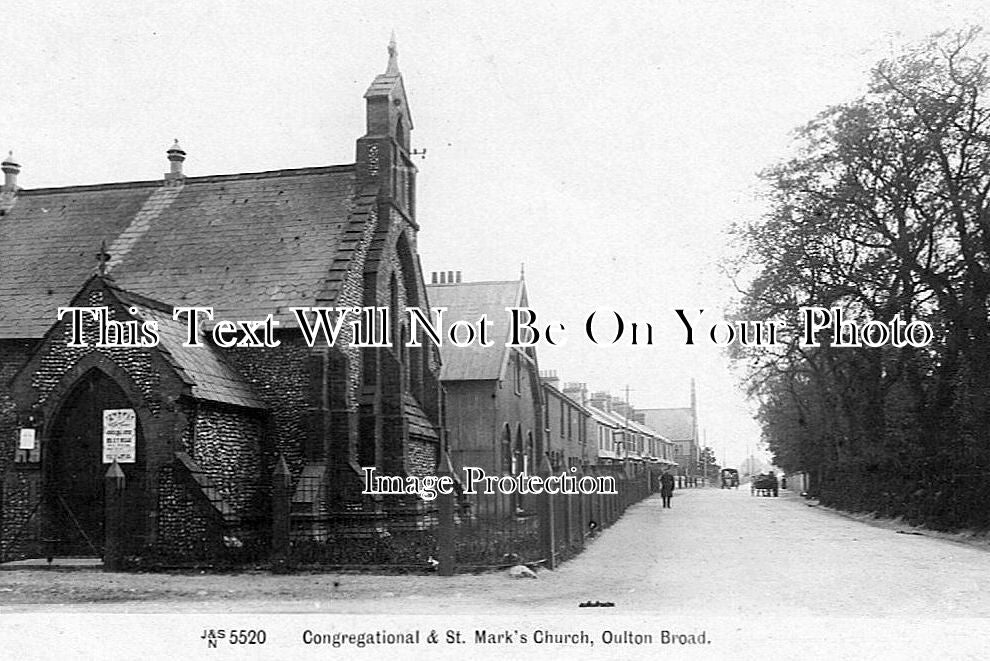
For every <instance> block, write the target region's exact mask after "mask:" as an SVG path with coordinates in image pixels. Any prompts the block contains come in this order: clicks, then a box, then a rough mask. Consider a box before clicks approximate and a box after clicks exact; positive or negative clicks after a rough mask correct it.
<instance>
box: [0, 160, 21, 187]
mask: <svg viewBox="0 0 990 661" xmlns="http://www.w3.org/2000/svg"><path fill="white" fill-rule="evenodd" d="M0 168H2V169H3V192H4V193H14V192H16V191H17V175H18V174H20V173H21V165H20V163H18V162H17V161H15V160H14V152H8V153H7V158H5V159H3V163H0Z"/></svg>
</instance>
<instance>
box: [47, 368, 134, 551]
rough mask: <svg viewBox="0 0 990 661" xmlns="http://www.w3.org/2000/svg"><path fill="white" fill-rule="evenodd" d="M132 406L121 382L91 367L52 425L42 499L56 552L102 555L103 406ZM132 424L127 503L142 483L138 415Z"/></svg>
mask: <svg viewBox="0 0 990 661" xmlns="http://www.w3.org/2000/svg"><path fill="white" fill-rule="evenodd" d="M133 408H134V405H133V404H132V403H131V401H130V400H129V399H128V397H127V395H125V394H124V391H123V390H122V389H121V388H120V386H118V385H117V383H116V382H114V381H113V380H112V379H111V378H110V377H108V376H107V375H106V374H104V373H103V372H101V371H99V370H95V369H94V370H92V371H90V372H88V373H87V374H86V375H85V376H84V377H83V378H82V379H81V380H80V382H79V383H78V384H77V385H76V386H75V387H74V388H73V389H72V391H71V392H70V393H69V395H68V396H67V397H66V398H65V401H64V402H63V404H62V407H61V409H60V410H59V413H58V415H57V417H56V418H55V420H54V422H53V423H52V426H51V432H50V434H49V439H48V448H49V451H48V457H47V461H46V471H45V473H46V475H45V477H46V489H45V492H46V499H45V504H46V508H47V510H48V512H49V517H48V519H49V522H50V524H51V525H50V528H49V531H48V533H46V536H48V537H49V539H50V540H51V541H52V542H54V553H55V554H56V555H84V556H90V555H102V553H103V522H104V517H105V511H104V504H103V503H104V500H103V488H104V485H103V483H104V475H105V474H106V471H107V469H108V468H109V464H105V463H103V411H104V410H106V409H133ZM136 427H137V428H136V437H137V456H136V460H137V461H136V463H133V464H122V465H121V468H123V470H124V473H125V475H126V476H127V480H128V485H127V492H130V493H129V494H128V493H126V492H125V503H126V502H128V501H129V500H132V498H128V495H131V496H133V494H134V493H135V490H136V489H139V488H140V485H139V484H136V482H139V481H140V480H138V477H139V475H140V473H142V472H143V471H142V470H141V467H142V463H141V462H143V456H142V454H143V452H142V449H143V445H144V442H143V438H142V434H141V425H140V422H139V421H138V422H136ZM133 504H136V503H133ZM129 514H133V510H132V511H131V512H129ZM128 518H131V517H128Z"/></svg>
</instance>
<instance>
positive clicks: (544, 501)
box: [538, 455, 557, 569]
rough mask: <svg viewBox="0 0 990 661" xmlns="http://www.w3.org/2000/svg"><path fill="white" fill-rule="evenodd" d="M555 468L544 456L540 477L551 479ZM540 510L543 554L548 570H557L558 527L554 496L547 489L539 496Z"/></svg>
mask: <svg viewBox="0 0 990 661" xmlns="http://www.w3.org/2000/svg"><path fill="white" fill-rule="evenodd" d="M552 474H553V468H552V467H551V466H550V459H548V458H547V456H546V455H543V463H541V464H540V475H541V476H542V477H543V478H547V477H550V476H551V475H552ZM538 498H539V503H540V505H539V507H540V509H539V510H538V511H539V514H540V537H541V541H542V542H543V544H542V546H543V553H544V555H545V556H546V558H547V568H548V569H556V568H557V527H556V525H555V521H554V514H555V513H556V512H555V511H554V506H553V494H551V493H550V492H548V491H547V490H546V489H544V490H543V493H541V494H539V496H538Z"/></svg>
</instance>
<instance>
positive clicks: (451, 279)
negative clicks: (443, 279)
mask: <svg viewBox="0 0 990 661" xmlns="http://www.w3.org/2000/svg"><path fill="white" fill-rule="evenodd" d="M447 282H449V283H450V284H454V272H453V271H447Z"/></svg>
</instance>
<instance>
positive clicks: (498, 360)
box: [426, 272, 546, 474]
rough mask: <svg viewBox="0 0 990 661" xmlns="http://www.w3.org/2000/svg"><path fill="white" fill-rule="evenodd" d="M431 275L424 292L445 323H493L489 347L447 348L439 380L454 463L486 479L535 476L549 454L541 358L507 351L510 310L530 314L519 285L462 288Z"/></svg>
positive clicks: (506, 283)
mask: <svg viewBox="0 0 990 661" xmlns="http://www.w3.org/2000/svg"><path fill="white" fill-rule="evenodd" d="M449 275H450V276H451V277H447V274H446V273H445V274H444V277H443V278H441V277H439V274H434V275H433V276H432V277H431V284H430V285H429V286H427V288H426V292H427V296H428V297H429V303H430V306H431V307H443V308H447V311H446V312H445V313H444V320H445V322H446V321H449V322H455V321H460V320H463V321H466V322H471V323H475V322H477V321H478V320H479V319H480V318H481V317H482V315H485V316H486V318H487V319H488V321H490V322H491V327H490V336H489V340H490V341H491V346H487V347H485V346H481V345H480V343H478V342H475V343H473V344H471V345H469V346H456V345H454V344H453V343H452V342H449V341H444V343H443V346H442V347H441V350H440V354H441V358H442V361H443V367H442V369H441V372H440V380H441V382H442V383H443V385H444V389H445V391H446V422H447V431H448V434H449V435H448V438H449V442H448V443H449V452H450V458H451V461H452V462H453V464H454V467H455V468H456V469H458V470H459V469H460V468H463V467H464V466H476V467H478V468H482V469H484V470H485V471H487V472H489V473H502V474H517V473H521V472H524V471H525V472H528V473H530V474H532V473H534V472H535V470H536V469H537V467H538V462H539V460H540V458H542V456H543V453H544V451H545V447H546V446H545V444H544V434H543V418H544V416H543V392H542V386H541V384H540V372H539V367H538V365H537V362H536V351H535V350H534V349H533V348H532V347H526V348H517V347H507V346H505V344H506V342H507V341H508V339H509V337H508V334H509V330H510V325H509V320H508V313H506V311H505V308H507V307H527V305H528V299H527V296H526V283H525V281H524V280H523V279H522V278H520V279H519V280H508V281H487V282H460V279H459V278H458V277H456V276H454V273H453V272H451V273H450V274H449Z"/></svg>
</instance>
